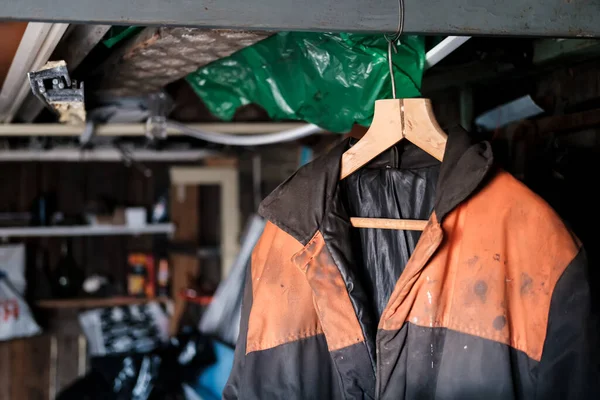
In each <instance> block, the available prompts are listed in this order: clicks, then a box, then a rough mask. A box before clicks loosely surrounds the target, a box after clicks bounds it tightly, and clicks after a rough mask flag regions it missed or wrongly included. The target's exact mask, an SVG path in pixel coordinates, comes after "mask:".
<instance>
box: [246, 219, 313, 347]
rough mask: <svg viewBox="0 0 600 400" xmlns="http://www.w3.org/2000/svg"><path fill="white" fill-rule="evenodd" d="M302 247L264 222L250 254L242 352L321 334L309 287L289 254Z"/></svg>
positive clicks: (272, 225)
mask: <svg viewBox="0 0 600 400" xmlns="http://www.w3.org/2000/svg"><path fill="white" fill-rule="evenodd" d="M302 248H303V246H302V244H301V243H299V242H298V241H297V240H296V239H294V238H293V237H292V236H290V235H289V234H287V233H286V232H284V231H282V230H281V229H279V228H278V227H277V226H275V225H274V224H272V223H271V222H267V224H266V226H265V230H264V232H263V234H262V236H261V238H260V240H259V242H258V243H257V245H256V247H255V249H254V253H253V254H252V265H251V268H252V270H251V276H252V296H253V301H252V308H251V310H250V319H249V321H248V337H247V342H246V353H250V352H253V351H258V350H266V349H270V348H272V347H275V346H278V345H281V344H284V343H288V342H292V341H295V340H300V339H303V338H306V337H310V336H315V335H317V334H319V333H322V332H323V330H322V329H321V325H320V324H319V318H318V316H317V313H316V311H315V308H314V305H313V300H312V290H311V288H310V286H309V285H308V282H307V281H306V278H305V276H304V274H303V273H302V271H300V269H298V268H297V267H296V265H295V264H294V263H293V261H292V256H293V255H294V254H295V253H297V252H299V251H300V250H302Z"/></svg>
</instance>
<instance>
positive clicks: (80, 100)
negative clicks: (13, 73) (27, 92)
mask: <svg viewBox="0 0 600 400" xmlns="http://www.w3.org/2000/svg"><path fill="white" fill-rule="evenodd" d="M27 76H28V77H29V84H30V86H31V91H32V92H33V94H34V95H35V96H36V97H37V98H38V99H39V100H40V101H42V102H43V103H44V104H45V105H46V107H48V108H49V109H50V110H51V111H53V112H54V113H56V114H57V115H58V116H59V119H60V122H62V123H67V124H84V123H85V118H86V114H85V103H84V91H83V82H81V84H80V85H79V87H78V86H77V81H75V80H71V77H70V76H69V71H68V70H67V64H66V63H65V62H64V61H50V62H48V63H46V65H44V67H43V68H42V69H41V70H39V71H33V72H29V73H28V74H27Z"/></svg>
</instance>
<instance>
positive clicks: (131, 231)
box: [0, 223, 175, 237]
mask: <svg viewBox="0 0 600 400" xmlns="http://www.w3.org/2000/svg"><path fill="white" fill-rule="evenodd" d="M174 232H175V225H173V224H171V223H164V224H148V225H143V226H128V225H93V226H85V225H82V226H40V227H10V228H0V237H50V236H116V235H155V234H169V235H170V234H173V233H174Z"/></svg>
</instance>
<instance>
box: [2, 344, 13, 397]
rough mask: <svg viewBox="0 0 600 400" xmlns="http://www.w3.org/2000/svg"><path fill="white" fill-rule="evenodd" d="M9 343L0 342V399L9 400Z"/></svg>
mask: <svg viewBox="0 0 600 400" xmlns="http://www.w3.org/2000/svg"><path fill="white" fill-rule="evenodd" d="M10 357H11V342H0V399H7V400H8V399H10V392H11V390H12V388H11V379H10V377H11V368H10V367H11V366H12V364H11V362H10V359H11V358H10Z"/></svg>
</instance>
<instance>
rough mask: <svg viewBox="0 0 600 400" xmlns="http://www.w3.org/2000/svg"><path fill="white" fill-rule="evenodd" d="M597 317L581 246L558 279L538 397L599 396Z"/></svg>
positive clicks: (585, 258) (591, 397)
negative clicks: (594, 314)
mask: <svg viewBox="0 0 600 400" xmlns="http://www.w3.org/2000/svg"><path fill="white" fill-rule="evenodd" d="M597 326H598V325H597V320H596V318H595V316H593V315H592V310H591V297H590V287H589V280H588V275H587V257H586V255H585V251H584V250H583V249H581V250H580V252H579V254H578V255H577V256H576V257H575V259H574V260H573V261H572V262H571V263H570V264H569V266H568V267H567V268H566V269H565V271H564V272H563V274H562V276H561V277H560V279H559V280H558V282H557V284H556V286H555V289H554V292H553V294H552V301H551V304H550V313H549V316H548V328H547V333H546V341H545V343H544V350H543V353H542V359H541V360H540V364H539V369H538V379H537V390H536V393H537V396H536V398H538V399H598V398H600V390H599V387H600V374H599V364H598V362H599V358H598V349H597V344H598V341H597V339H596V338H597V335H598V329H597Z"/></svg>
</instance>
